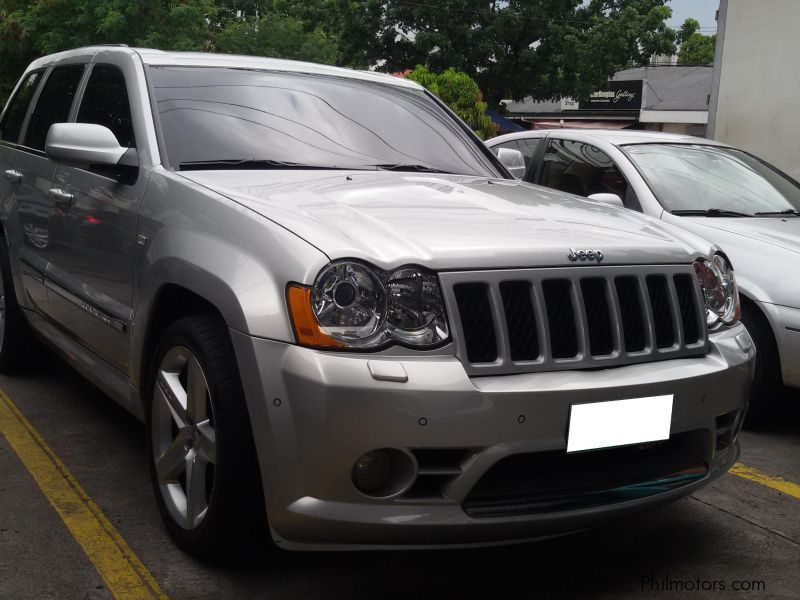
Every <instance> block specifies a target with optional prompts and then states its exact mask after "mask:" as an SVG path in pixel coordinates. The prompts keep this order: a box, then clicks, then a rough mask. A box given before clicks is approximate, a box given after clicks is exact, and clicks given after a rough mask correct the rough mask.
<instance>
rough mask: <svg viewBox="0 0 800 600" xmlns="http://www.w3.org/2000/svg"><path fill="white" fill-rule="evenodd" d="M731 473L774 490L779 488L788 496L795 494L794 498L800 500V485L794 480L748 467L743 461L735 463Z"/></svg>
mask: <svg viewBox="0 0 800 600" xmlns="http://www.w3.org/2000/svg"><path fill="white" fill-rule="evenodd" d="M731 473H733V474H734V475H738V476H739V477H743V478H744V479H749V480H750V481H755V482H756V483H758V484H761V485H764V486H766V487H768V488H772V489H773V490H778V491H779V492H783V493H784V494H786V495H788V496H793V497H794V498H797V499H798V500H800V485H797V484H796V483H794V482H793V481H787V480H786V479H783V478H782V477H776V476H774V475H767V474H766V473H764V472H763V471H759V470H758V469H754V468H753V467H748V466H747V465H743V464H742V463H736V464H735V465H733V466H732V467H731Z"/></svg>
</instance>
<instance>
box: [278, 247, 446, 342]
mask: <svg viewBox="0 0 800 600" xmlns="http://www.w3.org/2000/svg"><path fill="white" fill-rule="evenodd" d="M294 287H295V288H297V286H294ZM292 292H293V290H292V286H290V289H289V304H290V310H291V311H292V320H293V323H294V325H295V334H296V337H297V338H298V343H301V344H303V345H308V346H314V347H326V348H342V349H352V350H358V349H364V350H369V349H376V348H379V347H384V346H388V345H391V344H400V345H403V346H409V347H412V348H430V347H434V346H437V345H440V344H441V343H442V342H444V341H446V340H447V339H448V338H449V337H450V331H449V327H448V324H447V315H446V313H445V309H444V298H443V296H442V291H441V287H440V286H439V278H438V277H437V275H436V274H435V273H433V272H431V271H428V270H427V269H423V268H422V267H418V266H403V267H400V268H398V269H394V270H392V271H383V270H380V269H377V268H375V267H372V266H370V265H367V264H365V263H361V262H356V261H352V260H342V261H336V262H333V263H331V264H329V265H327V266H326V267H325V268H324V269H322V271H321V272H320V273H319V275H318V276H317V278H316V281H315V282H314V285H313V286H312V287H311V288H310V290H309V293H308V296H307V301H308V303H309V304H310V311H311V313H312V315H313V321H314V323H311V324H310V323H309V321H311V319H310V318H308V317H306V318H305V319H304V318H303V314H302V310H303V307H302V306H300V307H298V306H297V303H298V302H300V303H302V302H304V300H303V299H302V298H300V295H299V294H298V293H297V292H295V295H296V297H297V298H298V300H294V299H293V293H292ZM298 323H300V324H301V325H304V326H305V327H304V328H303V327H300V326H299V325H298ZM309 325H311V327H309ZM314 325H315V326H316V327H317V328H318V331H316V332H314V335H312V336H303V335H302V331H301V330H303V331H304V330H305V329H309V328H311V329H313V326H314Z"/></svg>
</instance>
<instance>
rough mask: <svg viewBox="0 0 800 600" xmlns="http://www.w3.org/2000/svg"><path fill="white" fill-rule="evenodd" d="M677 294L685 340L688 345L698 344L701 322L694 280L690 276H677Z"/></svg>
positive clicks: (675, 278)
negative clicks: (695, 296)
mask: <svg viewBox="0 0 800 600" xmlns="http://www.w3.org/2000/svg"><path fill="white" fill-rule="evenodd" d="M674 281H675V292H676V293H677V294H678V305H679V306H680V309H681V324H682V325H683V338H684V340H685V341H686V343H687V344H696V343H697V342H698V340H699V339H700V322H699V315H698V313H697V304H696V303H695V300H694V288H695V287H697V286H696V285H695V282H694V280H692V278H691V277H690V276H689V275H675V276H674Z"/></svg>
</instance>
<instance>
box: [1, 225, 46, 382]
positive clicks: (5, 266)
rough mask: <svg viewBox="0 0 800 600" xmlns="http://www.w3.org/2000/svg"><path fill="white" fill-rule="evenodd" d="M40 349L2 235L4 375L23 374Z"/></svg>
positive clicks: (2, 352) (2, 345)
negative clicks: (20, 300)
mask: <svg viewBox="0 0 800 600" xmlns="http://www.w3.org/2000/svg"><path fill="white" fill-rule="evenodd" d="M34 348H40V345H39V341H38V340H37V339H36V338H35V337H34V336H33V333H32V332H31V330H30V327H28V322H27V321H26V320H25V315H23V314H22V309H21V308H20V306H19V304H17V296H16V294H15V292H14V279H13V278H12V277H11V262H10V260H9V257H8V247H7V246H6V239H5V237H3V236H2V235H0V373H19V372H21V371H24V370H25V368H26V367H28V366H29V365H30V364H31V362H32V361H31V357H32V353H33V349H34Z"/></svg>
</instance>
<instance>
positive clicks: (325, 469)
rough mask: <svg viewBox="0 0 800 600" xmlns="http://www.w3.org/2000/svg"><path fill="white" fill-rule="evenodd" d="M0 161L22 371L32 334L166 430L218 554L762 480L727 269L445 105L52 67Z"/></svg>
mask: <svg viewBox="0 0 800 600" xmlns="http://www.w3.org/2000/svg"><path fill="white" fill-rule="evenodd" d="M0 139H2V142H1V143H0V164H2V167H0V168H1V169H2V170H3V171H4V172H5V175H6V176H5V178H4V179H3V180H2V183H1V184H0V198H2V202H0V223H2V228H3V236H4V242H5V243H4V244H2V245H1V246H0V248H2V250H0V263H1V265H2V284H3V290H4V304H3V306H4V311H3V312H2V321H1V322H2V325H3V326H2V327H0V332H1V333H2V340H1V343H0V367H2V369H3V370H7V369H10V368H13V367H14V366H16V365H18V363H19V361H20V360H22V350H23V349H24V348H25V345H26V343H27V336H28V331H27V329H26V326H30V329H32V330H33V332H35V334H37V335H38V336H39V337H41V338H42V339H44V340H45V341H47V342H49V343H50V345H52V346H53V347H54V348H56V349H57V350H58V351H59V353H60V354H61V355H62V356H63V357H64V359H65V360H67V361H68V362H69V363H70V364H71V365H73V366H74V367H75V368H76V369H77V370H78V371H80V372H81V373H83V374H84V375H85V376H86V377H87V378H88V379H89V380H91V381H93V382H94V383H95V384H97V385H98V386H99V387H101V388H102V389H103V390H105V391H106V392H107V393H108V394H109V395H110V396H111V397H112V398H113V399H114V400H116V401H117V402H119V403H120V404H121V405H122V406H124V407H126V408H127V409H128V410H130V411H131V412H132V413H134V414H135V415H137V416H139V417H140V418H142V419H143V420H144V421H145V422H146V432H147V436H148V443H147V447H148V452H149V462H150V471H151V476H152V480H153V488H154V491H155V495H156V500H157V504H158V507H159V509H160V512H161V514H162V516H163V519H164V522H165V523H166V527H167V529H168V530H169V532H170V533H171V534H172V536H173V537H174V538H175V540H176V541H177V542H178V543H179V544H180V545H181V546H182V547H183V548H185V549H186V550H188V551H190V552H196V553H203V552H211V551H215V550H219V549H221V548H224V547H227V545H228V544H231V543H234V542H235V541H236V540H237V539H239V536H240V535H242V533H243V532H246V531H248V530H254V529H257V528H258V526H259V525H261V524H264V523H266V522H267V521H266V520H265V519H264V518H263V512H262V511H263V508H264V506H265V508H266V515H267V519H268V523H269V531H270V535H271V536H272V538H273V539H274V540H275V542H277V544H278V545H280V546H282V547H285V548H292V549H313V548H329V547H375V546H378V547H384V546H392V547H412V546H429V545H466V544H481V543H496V542H502V541H509V540H517V539H524V538H535V537H539V536H545V535H551V534H554V533H557V532H563V531H570V530H575V529H583V528H586V527H589V526H592V525H595V524H597V523H600V522H602V521H605V520H607V519H610V518H612V517H618V516H622V515H625V514H628V513H630V512H632V511H637V510H639V509H642V508H645V507H650V506H655V505H659V504H662V503H665V502H667V501H670V500H674V499H676V498H678V497H680V496H683V495H685V494H688V493H690V492H692V491H694V490H696V489H697V488H698V487H699V486H702V485H704V484H705V483H707V482H709V481H710V480H712V479H713V478H715V477H717V476H719V475H720V474H722V473H724V472H725V471H726V470H727V469H728V468H729V467H730V466H731V465H732V464H733V462H734V461H735V460H736V457H737V455H738V451H739V450H738V444H737V442H736V434H737V432H738V429H739V425H740V423H741V420H742V415H743V410H744V407H745V402H746V390H747V389H748V387H749V385H750V381H751V378H752V374H753V364H754V362H753V361H754V351H753V348H752V343H751V340H750V337H749V335H748V334H747V331H746V330H745V328H744V327H743V326H742V325H741V324H740V323H739V321H738V314H739V313H738V310H739V309H738V307H739V304H738V294H737V291H736V283H735V277H734V274H733V272H732V270H731V268H730V265H729V264H728V262H727V259H726V258H725V256H724V254H722V253H721V251H720V250H719V249H718V248H717V247H715V246H712V245H710V244H709V243H707V242H705V241H703V240H702V239H700V238H697V237H695V236H693V235H691V234H687V233H685V232H680V231H679V232H678V234H677V235H676V234H675V233H674V232H673V231H672V228H670V227H669V226H665V225H662V224H660V223H659V222H658V221H656V220H654V219H650V218H648V217H644V216H641V215H636V214H634V213H632V212H624V211H619V210H616V209H613V208H608V207H605V206H602V205H599V204H596V203H593V202H589V201H586V200H583V199H578V198H575V197H571V196H568V195H565V194H562V193H560V192H554V191H549V190H545V189H542V188H538V187H535V186H531V185H529V184H526V183H524V182H520V181H517V180H514V179H513V178H512V177H511V176H510V175H509V174H508V172H507V171H506V170H505V169H504V168H503V167H502V165H501V164H500V162H499V161H498V160H497V159H496V158H495V157H494V155H493V154H492V153H491V152H489V150H488V149H487V148H486V147H485V146H484V145H483V144H482V143H481V142H480V140H478V138H477V137H476V136H475V135H474V134H473V133H472V132H471V131H470V130H469V129H468V128H467V127H466V126H465V125H464V123H463V122H461V121H459V120H458V119H457V117H455V116H454V115H453V113H452V112H450V111H449V110H448V109H447V108H445V107H444V105H442V103H441V102H439V101H438V100H437V99H436V98H435V97H434V96H433V95H431V94H430V93H428V92H426V91H425V90H424V89H423V88H421V87H419V86H418V85H417V84H415V83H413V82H410V81H407V80H404V79H398V78H394V77H390V76H384V75H379V74H375V73H368V72H356V71H350V70H345V69H339V68H334V67H328V66H320V65H312V64H305V63H297V62H288V61H281V60H269V59H261V58H252V57H250V58H248V57H239V56H231V55H213V54H183V53H165V52H159V51H155V50H136V49H129V48H127V47H94V48H82V49H78V50H73V51H69V52H65V53H61V54H56V55H53V56H49V57H45V58H42V59H39V60H37V61H35V62H33V63H32V64H31V65H30V67H28V69H27V70H26V71H25V73H24V75H23V76H22V79H21V81H20V83H19V84H18V86H17V88H16V90H15V92H14V94H13V96H12V97H11V100H10V101H9V103H8V106H7V107H6V109H5V111H4V113H3V115H2V118H0ZM33 207H35V210H34V209H33ZM43 208H46V209H47V211H49V214H50V215H51V217H42V216H41V215H40V217H39V220H40V222H42V223H49V224H50V225H49V226H50V227H51V229H50V230H49V234H48V238H47V239H48V243H47V244H42V243H40V236H38V235H34V234H32V233H30V232H29V231H28V230H27V229H26V228H25V227H24V224H25V223H27V217H24V216H23V215H26V214H28V213H29V212H31V213H34V212H35V213H36V214H40V213H41V212H42V210H43ZM56 212H59V213H63V214H65V215H68V218H63V217H61V216H58V217H56V216H55V213H56ZM87 222H88V223H90V224H87ZM42 227H43V226H42Z"/></svg>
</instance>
